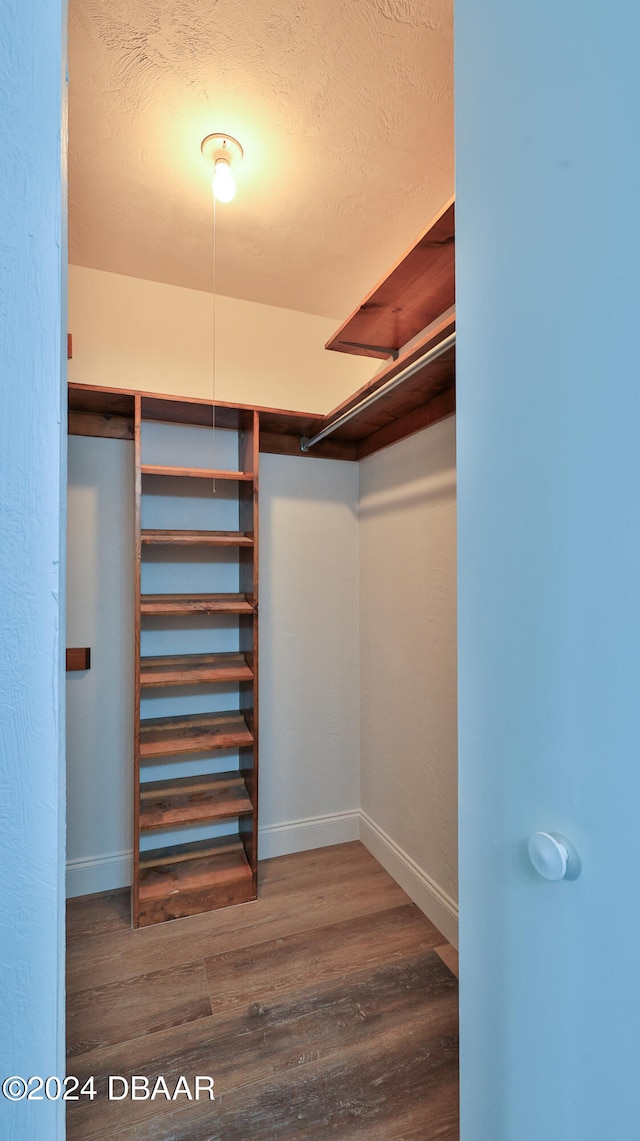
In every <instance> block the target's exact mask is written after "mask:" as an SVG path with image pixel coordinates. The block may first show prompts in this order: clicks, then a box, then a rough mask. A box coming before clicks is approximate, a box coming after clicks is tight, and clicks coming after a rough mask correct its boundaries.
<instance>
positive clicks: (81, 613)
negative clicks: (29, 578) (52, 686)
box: [67, 425, 359, 895]
mask: <svg viewBox="0 0 640 1141" xmlns="http://www.w3.org/2000/svg"><path fill="white" fill-rule="evenodd" d="M145 427H149V428H150V429H151V434H150V435H149V434H147V433H146V434H145V437H144V439H143V447H144V448H146V449H148V450H147V457H146V458H147V459H149V460H150V461H153V459H154V458H156V459H158V456H155V457H154V455H153V454H152V453H151V451H150V450H149V449H150V448H151V447H152V446H155V447H156V448H157V447H160V449H161V452H162V456H163V457H164V459H165V460H166V458H167V455H168V451H167V449H168V447H169V439H168V437H167V434H166V432H167V430H166V428H165V426H164V425H147V426H145ZM170 431H171V432H173V434H174V437H175V436H176V435H177V437H178V440H177V443H179V444H180V446H182V437H184V436H189V437H190V438H189V440H188V441H187V447H188V449H189V452H188V454H189V455H190V456H191V459H192V462H204V459H203V458H200V459H198V457H197V455H196V451H195V450H194V449H195V448H197V447H198V446H199V445H202V446H204V447H208V446H209V443H210V433H208V432H205V431H203V430H202V429H189V428H186V429H178V430H177V433H176V430H175V429H171V430H170ZM231 435H233V434H232V433H217V436H216V439H217V440H218V444H217V445H216V446H217V448H218V456H219V462H220V463H221V465H222V466H228V467H235V466H236V464H235V463H234V462H233V459H232V456H231V451H230V449H229V440H228V437H230V436H231ZM192 437H193V438H195V442H194V439H192ZM173 442H174V444H176V440H175V439H174V441H173ZM225 451H226V453H227V454H226V455H225ZM171 459H173V460H174V461H175V462H180V455H179V453H177V452H175V451H172V454H171ZM182 461H183V462H185V460H184V456H183V457H182ZM154 482H155V481H154ZM162 482H164V481H162ZM159 483H160V481H158V484H159ZM199 490H201V489H195V490H194V489H193V487H191V489H190V491H189V492H188V493H187V494H183V495H180V496H178V497H176V496H175V495H172V496H171V497H169V496H168V495H167V489H166V488H163V487H162V486H160V487H157V488H156V494H153V495H148V496H147V495H145V496H144V499H143V516H144V519H143V521H144V522H145V523H146V525H148V526H154V525H155V526H159V525H161V524H162V523H163V522H164V524H165V525H181V526H194V527H198V526H207V522H206V520H204V519H203V518H202V514H201V513H202V511H203V510H207V509H208V508H209V506H210V502H211V501H210V498H208V497H207V498H203V497H201V496H200V495H199ZM217 495H219V496H222V497H223V498H222V503H221V504H218V507H219V508H220V509H221V510H223V511H224V512H225V518H224V522H223V523H222V526H229V527H234V526H236V525H237V521H235V522H234V519H233V517H232V514H230V513H232V512H233V504H231V503H230V502H229V503H227V502H225V501H224V488H223V487H222V486H219V488H218V492H217ZM357 495H358V471H357V465H355V464H349V463H336V462H327V461H322V460H314V459H296V458H291V457H280V456H263V457H261V472H260V509H261V525H262V536H261V551H260V575H261V583H260V615H261V616H260V627H259V632H260V639H261V662H262V669H261V678H260V684H261V693H260V766H261V778H260V795H261V805H260V852H259V854H260V857H261V858H265V857H267V856H272V855H279V854H281V853H284V852H288V851H298V850H303V849H305V848H308V847H317V846H322V845H323V844H328V843H338V842H341V841H343V840H348V839H354V838H355V837H356V836H357V834H358V815H357V813H358V806H359V787H358V763H359V734H358V576H357V565H358V561H357V560H358V518H357ZM132 502H133V446H132V445H131V444H130V443H125V442H122V441H118V440H101V439H88V438H85V437H78V436H73V437H71V438H70V440H69V517H68V566H69V587H68V590H69V594H68V606H69V624H68V644H69V645H78V646H84V645H89V646H90V647H91V652H92V664H91V670H89V671H88V672H86V673H73V674H70V675H69V676H68V683H67V690H68V701H69V718H68V757H69V789H68V850H67V860H68V865H67V866H68V876H67V883H68V893H69V894H70V895H79V894H85V893H89V892H92V891H101V890H107V889H108V888H111V887H117V886H123V885H125V884H127V883H129V882H130V862H131V856H130V850H131V816H132V812H131V769H132V740H133V726H132V721H133V707H132V702H133V638H132V631H133V582H132V567H133V518H132ZM176 506H177V509H178V511H179V518H172V519H170V518H169V517H168V514H167V513H168V511H169V510H174V509H176ZM177 569H178V570H179V573H180V574H181V575H184V574H187V575H189V583H188V586H187V587H185V589H188V588H189V587H193V589H194V590H198V589H206V588H208V587H207V584H206V583H205V582H204V581H203V580H202V578H201V576H202V574H207V573H208V570H207V564H205V563H204V562H203V561H200V560H199V559H198V558H197V557H193V558H191V559H189V560H187V562H185V564H184V565H182V563H181V564H180V566H179V567H178V568H177V567H176V564H175V562H174V560H173V559H169V560H168V561H167V560H165V559H162V558H161V557H155V556H153V555H152V556H151V558H150V559H148V560H146V563H145V567H144V574H145V576H146V580H143V588H145V589H147V590H149V591H152V590H159V591H160V590H162V589H172V586H171V584H170V583H169V582H168V581H166V576H167V575H171V574H172V573H174V572H175V571H176V570H177ZM216 573H221V574H223V575H227V576H229V575H231V574H232V573H233V569H232V567H231V565H230V564H229V566H227V565H226V564H225V563H224V557H223V561H222V564H221V566H219V567H217V569H216ZM173 589H175V586H174V587H173ZM222 589H229V590H233V589H237V583H236V582H234V581H232V579H231V578H229V580H228V581H226V580H225V582H224V584H223V586H222ZM189 622H190V620H186V621H184V622H182V621H178V622H174V623H173V627H174V628H173V629H171V628H170V627H171V625H172V624H171V623H167V622H164V623H160V622H153V621H150V622H147V623H145V631H144V632H143V651H144V652H146V653H172V652H173V653H182V652H189V651H193V652H196V651H198V650H200V651H203V650H204V651H206V650H207V649H214V650H215V649H234V648H236V646H235V645H234V644H232V642H231V641H229V639H233V637H234V636H235V637H236V641H237V631H236V630H235V629H234V628H233V620H230V621H229V622H228V623H227V627H225V623H224V622H223V623H217V624H216V626H217V627H218V626H220V625H222V627H225V628H223V629H221V630H220V631H219V633H217V634H216V635H215V636H216V638H221V639H223V640H224V644H223V642H219V643H218V642H216V644H215V645H211V644H209V642H207V643H206V644H205V643H204V642H202V641H201V640H202V639H203V638H204V639H208V638H210V637H211V628H210V627H209V629H203V624H202V623H195V625H196V626H199V627H200V629H199V630H198V629H190V628H189ZM192 625H194V623H192ZM168 627H169V628H168ZM176 638H179V639H181V641H180V643H179V644H178V643H176V641H175V639H176ZM203 700H204V701H205V702H206V703H207V708H214V707H218V706H216V705H215V702H216V701H218V700H219V701H221V702H222V705H221V706H220V707H224V708H233V702H234V697H233V695H232V694H229V693H226V692H225V693H223V694H214V695H213V697H212V694H211V692H209V693H207V694H204V695H203V694H202V692H198V691H197V690H189V691H186V690H183V691H182V692H180V693H176V692H175V691H174V694H173V695H169V694H168V693H167V691H158V692H155V693H154V694H153V695H151V696H149V697H145V699H144V704H143V710H142V712H143V716H144V715H146V716H164V715H167V714H170V713H171V712H178V711H184V712H196V711H198V709H199V708H201V706H200V705H199V704H198V703H199V702H202V701H203ZM212 700H213V702H214V704H211V702H212ZM235 700H236V702H237V694H236V697H235ZM185 703H186V704H185ZM178 707H179V708H178ZM203 708H204V707H203ZM187 763H188V764H191V765H192V767H193V766H195V768H194V770H193V771H199V769H198V766H200V767H201V768H202V767H205V768H206V767H207V766H208V761H207V760H206V759H196V760H193V761H190V760H188V761H187ZM215 763H216V760H215V758H214V764H215ZM224 766H225V767H226V768H232V767H234V765H233V763H230V759H229V757H228V756H225V758H224ZM155 768H157V770H158V771H151V769H149V771H148V772H147V773H146V779H159V778H160V777H162V776H165V775H170V773H169V768H168V765H167V763H161V764H159V765H157V766H155ZM189 771H191V768H190V769H189ZM181 772H182V773H184V772H185V769H184V762H182V764H181ZM199 837H200V833H198V835H197V836H194V835H193V834H191V835H190V838H199ZM176 838H177V837H176Z"/></svg>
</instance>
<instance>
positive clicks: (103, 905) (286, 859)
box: [67, 843, 459, 1141]
mask: <svg viewBox="0 0 640 1141" xmlns="http://www.w3.org/2000/svg"><path fill="white" fill-rule="evenodd" d="M259 890H260V894H259V899H258V900H257V902H255V903H249V904H245V905H242V906H239V907H232V908H227V909H225V910H223V911H218V912H213V913H209V914H207V915H199V916H192V917H190V918H188V919H180V920H175V921H174V922H172V923H165V924H160V925H158V926H156V927H148V928H145V929H143V930H140V931H131V930H130V929H129V901H128V892H114V893H110V894H106V895H99V896H86V897H84V898H83V899H76V900H71V901H70V902H69V906H68V980H67V992H68V998H67V1004H68V1011H67V1029H68V1054H69V1060H68V1067H67V1068H68V1072H69V1073H70V1074H75V1075H76V1076H77V1077H78V1078H80V1080H81V1081H84V1080H85V1079H86V1078H87V1077H89V1075H95V1078H96V1089H97V1092H98V1096H97V1097H96V1098H95V1100H93V1101H91V1102H90V1101H88V1100H86V1099H84V1098H81V1099H80V1100H79V1101H78V1102H70V1103H69V1104H68V1118H67V1130H68V1132H67V1136H68V1138H69V1141H112V1139H113V1141H125V1139H126V1141H252V1139H253V1138H260V1139H261V1141H328V1139H329V1138H332V1137H335V1138H339V1139H340V1141H343V1139H344V1141H351V1139H356V1138H357V1139H364V1138H366V1139H367V1141H436V1139H438V1141H457V1138H458V1136H459V1131H458V1037H457V1034H458V1004H457V980H456V977H455V975H454V973H453V971H454V970H455V951H454V950H453V948H452V947H451V946H450V945H449V944H448V943H446V941H445V940H444V938H443V936H442V935H441V934H440V932H439V931H437V930H436V928H435V927H434V926H433V925H432V924H431V923H430V922H429V920H428V919H426V918H425V916H424V915H422V913H421V912H420V911H419V910H418V908H417V907H415V905H414V904H413V903H411V902H410V900H409V899H408V897H407V896H406V895H405V893H404V892H403V891H402V890H401V889H400V888H399V887H398V885H397V884H396V883H395V882H394V881H393V880H392V879H391V877H390V876H388V875H387V873H386V872H385V871H384V870H383V869H382V868H381V867H380V865H379V864H378V863H377V862H376V861H375V860H374V859H373V857H372V856H371V855H370V854H369V853H368V852H367V851H366V850H365V848H363V846H362V845H361V844H359V843H353V844H341V845H337V846H335V847H332V848H322V849H317V850H315V851H311V852H304V853H299V854H296V855H294V856H282V857H280V858H279V859H276V860H266V861H264V862H263V863H261V865H260V889H259ZM109 1074H115V1075H122V1076H123V1077H125V1078H130V1077H131V1075H132V1074H139V1075H145V1076H147V1077H148V1078H149V1079H150V1080H151V1084H152V1085H153V1081H154V1080H155V1078H156V1077H157V1076H158V1075H163V1076H164V1077H165V1079H166V1081H167V1086H168V1088H169V1089H170V1091H173V1088H174V1087H175V1083H176V1081H177V1079H178V1077H179V1076H180V1075H181V1074H184V1075H185V1076H186V1078H187V1079H188V1081H189V1084H190V1087H191V1089H192V1090H193V1084H194V1078H195V1076H196V1075H210V1076H211V1077H212V1078H213V1079H214V1082H215V1086H214V1089H215V1101H213V1102H210V1101H208V1100H204V1099H201V1100H200V1101H195V1100H194V1101H189V1100H188V1098H187V1097H186V1096H185V1095H179V1097H178V1099H177V1100H176V1101H170V1102H168V1101H166V1100H165V1099H164V1098H163V1097H159V1098H156V1100H154V1101H151V1100H146V1101H132V1100H130V1099H125V1100H122V1101H109V1100H108V1099H107V1096H106V1091H107V1075H109ZM120 1088H121V1087H120V1086H118V1089H120Z"/></svg>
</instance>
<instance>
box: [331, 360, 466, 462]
mask: <svg viewBox="0 0 640 1141" xmlns="http://www.w3.org/2000/svg"><path fill="white" fill-rule="evenodd" d="M455 375H456V350H455V345H452V346H451V348H449V349H447V351H446V352H445V353H443V354H442V356H440V357H438V358H437V359H436V360H434V361H431V363H430V364H427V365H425V366H424V368H423V369H421V370H420V371H418V372H416V373H415V375H414V376H412V377H411V378H410V379H409V380H406V381H404V383H403V384H401V385H398V387H397V388H394V389H392V390H391V392H389V393H387V394H386V395H385V396H384V397H381V398H380V399H379V400H378V401H376V403H374V404H372V405H371V406H370V407H369V408H364V409H362V411H360V412H357V413H356V414H355V415H354V416H353V417H352V419H351V420H349V421H348V422H347V423H346V424H344V425H342V426H341V427H339V428H336V431H335V433H334V435H335V437H336V438H337V439H338V440H349V441H351V442H354V441H355V442H356V443H357V444H358V445H360V444H361V443H362V442H364V441H365V440H366V439H367V438H368V437H369V436H371V435H372V434H373V433H375V432H378V431H379V430H380V429H381V428H386V427H387V426H389V425H390V424H392V423H395V422H396V421H398V420H400V419H402V418H403V417H405V416H407V415H408V414H409V413H410V412H413V411H414V410H415V409H417V408H420V407H422V406H423V405H426V404H428V403H429V402H430V401H432V400H434V399H435V398H436V397H439V396H440V395H441V394H442V393H444V392H447V391H452V390H454V389H455ZM335 415H336V413H331V415H330V416H328V417H327V423H329V422H330V421H331V420H332V419H334V418H335ZM311 451H312V452H313V448H312V449H311ZM358 455H359V449H358Z"/></svg>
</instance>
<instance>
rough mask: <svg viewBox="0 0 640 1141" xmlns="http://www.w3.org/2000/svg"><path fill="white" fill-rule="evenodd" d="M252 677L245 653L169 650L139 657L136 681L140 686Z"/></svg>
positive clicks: (247, 678) (238, 679) (199, 682)
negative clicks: (172, 652) (185, 652)
mask: <svg viewBox="0 0 640 1141" xmlns="http://www.w3.org/2000/svg"><path fill="white" fill-rule="evenodd" d="M252 678H253V670H252V669H251V667H250V666H249V665H248V663H247V658H246V655H245V654H235V653H225V654H172V655H170V656H164V657H156V658H151V657H143V658H141V659H140V685H141V686H142V687H143V688H149V687H151V686H169V685H201V684H202V683H205V682H208V683H212V682H232V681H251V679H252Z"/></svg>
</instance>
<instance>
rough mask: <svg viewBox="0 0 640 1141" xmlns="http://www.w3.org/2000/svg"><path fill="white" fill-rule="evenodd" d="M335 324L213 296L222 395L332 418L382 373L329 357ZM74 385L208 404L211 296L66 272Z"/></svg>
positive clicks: (74, 269) (373, 366) (363, 361)
mask: <svg viewBox="0 0 640 1141" xmlns="http://www.w3.org/2000/svg"><path fill="white" fill-rule="evenodd" d="M336 327H337V322H336V321H334V320H332V319H331V318H327V317H315V316H312V315H310V314H308V313H297V312H294V311H292V310H290V309H278V308H276V307H275V306H272V305H260V304H258V303H257V302H254V301H239V300H237V299H236V298H233V297H220V296H218V297H217V298H216V327H215V332H216V353H215V357H216V378H215V391H216V399H218V400H226V401H231V402H234V403H238V404H258V405H264V406H266V407H274V408H289V409H292V410H295V411H303V412H322V413H325V412H329V411H330V410H331V408H334V407H335V405H336V404H338V403H339V402H340V401H341V400H343V399H344V398H345V397H346V396H349V395H350V394H351V393H352V392H354V391H355V390H356V389H357V388H359V387H360V386H361V385H363V384H365V383H366V381H367V380H368V379H369V377H371V376H373V374H374V372H376V371H377V369H378V368H379V364H380V362H379V361H375V360H372V359H370V358H367V357H354V356H348V355H346V354H344V353H335V352H327V351H326V349H325V348H324V344H325V341H327V340H328V338H329V337H330V336H331V335H332V334H333V333H334V332H335V330H336ZM69 330H70V332H71V333H72V335H73V359H72V360H70V361H69V380H71V381H75V382H77V383H81V384H98V385H106V386H107V387H109V386H111V387H114V388H133V389H139V390H141V391H145V392H167V393H171V394H176V395H181V396H197V397H203V398H206V399H211V392H212V372H213V364H212V362H213V297H212V294H210V293H203V292H200V291H198V290H195V289H184V288H182V287H179V286H175V285H164V284H161V283H160V282H157V281H143V280H141V279H140V278H135V277H124V276H122V275H121V274H116V273H105V272H103V271H102V270H96V269H86V268H84V267H82V266H76V265H72V266H69Z"/></svg>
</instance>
